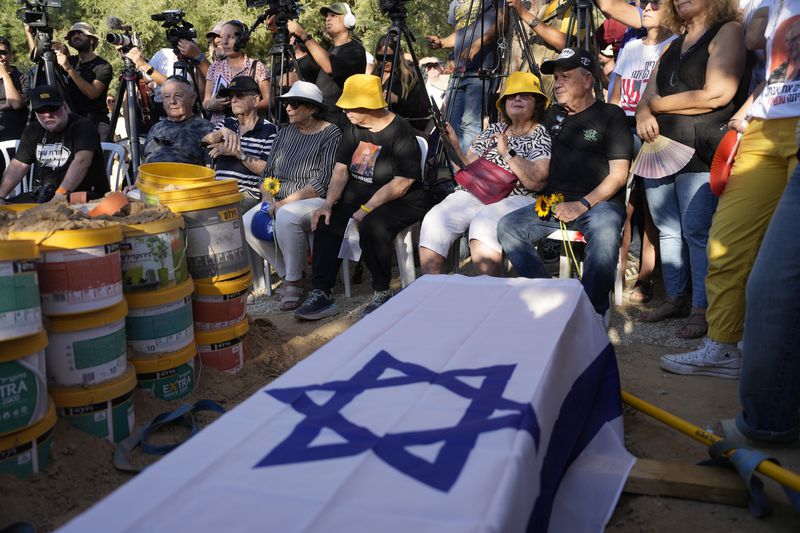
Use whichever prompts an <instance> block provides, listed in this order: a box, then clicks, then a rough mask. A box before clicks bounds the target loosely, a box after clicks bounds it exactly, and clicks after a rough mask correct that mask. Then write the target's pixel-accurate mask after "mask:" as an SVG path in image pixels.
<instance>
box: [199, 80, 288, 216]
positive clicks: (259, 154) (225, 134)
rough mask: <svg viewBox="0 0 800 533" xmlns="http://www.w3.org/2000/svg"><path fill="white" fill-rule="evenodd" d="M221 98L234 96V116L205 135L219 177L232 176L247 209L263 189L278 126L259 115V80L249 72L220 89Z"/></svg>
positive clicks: (232, 97) (254, 203)
mask: <svg viewBox="0 0 800 533" xmlns="http://www.w3.org/2000/svg"><path fill="white" fill-rule="evenodd" d="M219 95H220V97H222V98H228V97H230V99H231V109H232V110H233V114H234V115H235V116H233V117H225V119H224V120H223V121H222V123H221V124H220V125H219V126H217V129H216V130H215V131H213V132H211V133H209V134H208V135H206V136H205V137H204V138H203V142H204V143H207V144H208V145H209V155H210V156H211V158H212V159H213V160H214V168H215V169H216V171H217V178H233V179H235V180H237V181H238V184H239V190H240V191H241V192H242V193H243V194H244V199H243V201H242V204H243V206H244V209H245V211H246V210H248V209H250V208H251V207H253V206H254V205H256V203H258V201H259V198H260V197H261V193H260V191H259V184H260V182H261V174H262V173H263V172H264V168H265V167H266V164H267V163H266V162H267V158H268V157H269V153H270V151H271V150H272V143H273V142H274V141H275V135H276V134H277V133H278V128H276V127H275V124H273V123H272V122H270V121H269V120H267V119H265V118H261V117H260V116H258V110H257V109H256V104H257V103H258V102H259V101H260V100H261V90H260V89H259V87H258V82H257V81H256V80H255V79H254V78H252V77H250V76H236V77H235V78H233V79H232V80H231V83H230V85H228V86H227V87H224V88H222V89H220V90H219Z"/></svg>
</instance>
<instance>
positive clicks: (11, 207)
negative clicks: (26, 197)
mask: <svg viewBox="0 0 800 533" xmlns="http://www.w3.org/2000/svg"><path fill="white" fill-rule="evenodd" d="M39 205H42V204H5V205H0V211H10V212H12V213H22V212H23V211H27V210H28V209H32V208H34V207H36V206H39Z"/></svg>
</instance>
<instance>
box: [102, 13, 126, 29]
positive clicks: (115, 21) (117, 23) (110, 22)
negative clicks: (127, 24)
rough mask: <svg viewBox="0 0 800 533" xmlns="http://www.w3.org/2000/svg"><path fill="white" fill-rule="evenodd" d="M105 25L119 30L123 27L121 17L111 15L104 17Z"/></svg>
mask: <svg viewBox="0 0 800 533" xmlns="http://www.w3.org/2000/svg"><path fill="white" fill-rule="evenodd" d="M106 26H108V29H109V30H121V29H123V28H122V26H123V24H122V19H121V18H119V17H113V16H111V17H106Z"/></svg>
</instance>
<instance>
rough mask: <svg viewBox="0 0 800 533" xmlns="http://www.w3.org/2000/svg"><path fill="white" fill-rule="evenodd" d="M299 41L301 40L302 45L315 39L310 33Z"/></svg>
mask: <svg viewBox="0 0 800 533" xmlns="http://www.w3.org/2000/svg"><path fill="white" fill-rule="evenodd" d="M298 39H299V40H300V42H301V43H303V44H306V43H307V42H308V40H309V39H313V37H311V34H310V33H306V36H305V37H298Z"/></svg>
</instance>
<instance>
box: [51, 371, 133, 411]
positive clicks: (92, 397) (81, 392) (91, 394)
mask: <svg viewBox="0 0 800 533" xmlns="http://www.w3.org/2000/svg"><path fill="white" fill-rule="evenodd" d="M135 388H136V370H135V369H134V368H133V367H132V366H130V365H128V367H127V368H126V369H125V372H124V373H123V374H122V376H121V377H119V378H117V379H114V380H112V381H107V382H106V383H101V384H100V385H95V386H93V387H86V388H84V387H53V386H50V387H48V392H49V393H50V396H52V398H53V401H54V402H55V404H56V405H57V406H58V407H81V406H84V405H92V404H95V403H100V402H107V401H108V400H113V399H114V398H119V397H120V396H123V395H125V394H127V393H129V392H130V391H132V390H133V389H135Z"/></svg>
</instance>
